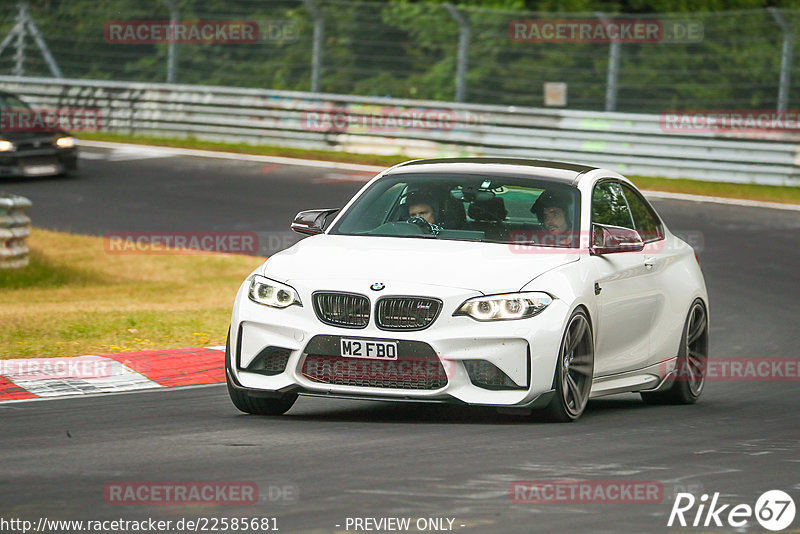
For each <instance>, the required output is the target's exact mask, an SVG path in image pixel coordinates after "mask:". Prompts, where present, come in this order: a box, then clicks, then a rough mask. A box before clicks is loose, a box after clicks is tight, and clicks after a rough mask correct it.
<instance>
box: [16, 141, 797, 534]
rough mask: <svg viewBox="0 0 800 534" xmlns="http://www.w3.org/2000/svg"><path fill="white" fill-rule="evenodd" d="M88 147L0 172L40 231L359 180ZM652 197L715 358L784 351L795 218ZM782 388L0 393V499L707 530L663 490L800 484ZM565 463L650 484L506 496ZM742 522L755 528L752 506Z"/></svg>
mask: <svg viewBox="0 0 800 534" xmlns="http://www.w3.org/2000/svg"><path fill="white" fill-rule="evenodd" d="M84 151H85V152H86V153H87V154H91V155H89V156H87V157H86V158H84V159H82V161H81V164H82V174H81V176H80V177H78V178H72V179H54V178H42V179H37V180H32V181H25V180H16V181H9V180H6V181H5V182H3V183H0V191H8V192H13V193H18V194H21V195H24V196H26V197H28V198H30V199H31V200H33V202H34V206H33V208H31V210H30V211H29V214H30V215H31V217H32V219H33V221H34V224H35V225H37V226H40V227H44V228H51V229H59V230H68V231H71V232H77V233H86V234H93V235H104V234H106V233H108V232H121V231H153V232H155V231H157V232H196V231H253V232H260V233H265V235H275V236H285V235H290V234H288V233H287V229H288V224H289V222H290V221H291V218H292V216H293V215H294V214H295V213H296V212H297V211H299V210H300V209H306V208H317V207H337V206H341V205H343V203H344V202H345V201H346V200H347V199H348V198H349V197H350V196H351V195H352V193H353V192H354V191H356V190H357V189H358V188H359V187H360V185H361V184H362V183H363V181H364V175H363V173H348V172H346V171H341V170H339V171H333V170H325V169H320V168H311V167H302V166H279V165H267V164H264V163H256V162H249V161H229V160H218V159H211V158H198V157H183V156H168V155H167V156H165V155H164V154H163V153H159V152H158V151H153V152H155V154H156V157H152V156H148V149H142V150H141V151H140V152H138V153H137V152H136V151H135V150H134V151H130V150H129V151H127V152H125V151H122V155H119V154H117V155H115V152H116V151H114V150H107V149H84ZM153 152H150V154H152V153H153ZM653 203H654V205H655V206H656V208H657V209H658V210H659V213H660V214H661V215H662V216H663V218H664V219H665V221H666V222H667V224H668V225H669V226H670V228H671V229H672V230H673V231H676V232H677V233H680V234H682V235H685V236H687V238H688V239H690V241H692V242H693V244H695V245H696V246H697V247H698V249H699V257H700V261H701V264H702V267H703V271H704V273H705V277H706V281H707V284H708V288H709V293H710V302H711V358H729V357H735V358H753V357H754V358H775V357H782V358H792V359H794V360H795V361H796V360H797V359H798V356H800V354H798V351H799V350H800V349H798V347H800V334H798V317H799V316H800V313H799V312H800V305H798V297H799V296H800V291H798V288H800V284H798V282H797V278H798V276H800V274H798V273H799V271H798V267H800V250H798V245H800V215H799V214H798V213H797V212H787V211H779V210H770V209H759V208H752V207H738V206H728V205H717V204H708V203H695V202H687V201H676V200H655V201H654V202H653ZM281 239H282V238H281ZM287 239H288V238H287ZM246 274H247V273H242V275H243V276H245V275H246ZM235 290H236V288H231V294H232V295H233V293H234V292H235ZM798 401H800V382H798V381H797V380H794V381H776V380H763V381H753V380H751V381H742V382H726V381H712V382H709V383H708V384H707V386H706V391H705V392H704V394H703V397H702V399H701V401H700V402H699V403H698V404H697V405H694V406H648V405H645V404H643V403H642V402H641V400H640V399H639V397H638V396H637V395H620V396H616V397H608V398H604V399H598V400H594V401H591V402H590V403H589V406H588V408H587V411H586V413H585V415H584V417H583V418H582V419H581V420H580V421H579V422H577V423H575V424H567V425H564V424H548V423H542V422H538V421H532V420H529V419H526V418H520V417H514V416H502V415H498V414H496V413H495V412H494V411H493V410H489V409H474V408H465V407H441V406H429V405H417V404H408V405H405V404H404V405H394V404H388V403H373V402H359V401H343V400H328V399H318V398H309V397H302V398H301V399H300V400H299V401H298V402H297V404H296V405H295V407H294V408H292V410H290V411H289V412H288V413H287V415H285V416H282V417H275V418H271V417H255V416H248V415H244V414H241V413H239V412H238V411H237V410H236V409H235V408H234V407H233V405H232V404H231V403H230V401H229V400H228V397H227V392H226V390H225V386H224V385H218V386H208V387H199V388H190V389H177V390H169V391H150V392H139V393H131V394H117V395H108V396H95V397H86V398H70V399H59V400H46V401H33V402H19V403H10V404H3V405H0V429H1V430H0V450H2V454H0V473H2V483H0V518H6V519H8V518H26V519H31V520H34V521H36V520H37V519H38V518H39V517H47V518H48V519H57V518H63V519H67V518H69V519H83V520H88V519H93V520H94V519H119V518H123V519H141V518H147V517H152V518H160V519H171V520H173V521H177V520H178V519H181V518H198V517H275V518H277V524H278V527H279V528H280V531H282V532H287V533H295V532H298V533H299V532H303V533H333V532H346V531H349V532H354V530H353V529H352V527H351V528H350V529H349V530H347V529H346V527H347V523H346V521H347V518H348V517H351V518H352V517H376V518H378V517H410V518H412V525H414V523H413V521H416V520H417V519H418V518H428V517H433V518H452V519H454V523H453V530H455V531H465V532H486V533H504V532H514V533H517V532H593V533H602V532H609V533H611V532H663V531H680V532H705V531H708V530H713V528H711V529H710V528H702V527H699V528H692V527H687V528H676V527H673V528H671V529H670V528H667V526H666V523H667V518H668V516H669V514H670V510H671V508H672V503H673V500H674V495H675V494H676V493H677V492H680V491H690V492H692V493H693V494H694V495H695V497H697V498H699V497H700V495H702V494H703V493H705V494H708V495H712V494H714V493H715V492H719V493H720V497H719V502H720V503H725V504H739V503H745V504H750V505H751V506H752V505H754V504H755V502H756V499H757V498H758V497H759V496H760V495H761V494H762V493H763V492H765V491H767V490H771V489H781V490H783V491H786V492H788V493H789V494H790V495H792V496H793V497H794V499H795V502H800V500H798V498H799V497H800V455H798V438H800V415H799V413H800V412H799V411H798ZM563 479H574V480H618V479H626V480H629V481H633V482H643V481H657V482H659V483H660V484H662V485H663V488H664V498H663V501H662V502H660V503H655V504H632V503H627V504H596V503H595V504H576V503H573V504H536V505H535V504H519V503H512V502H511V499H510V497H509V484H510V483H511V482H513V481H518V480H563ZM126 481H128V482H130V481H150V482H153V481H162V482H165V481H248V482H254V483H256V484H257V485H258V486H259V491H260V501H259V502H258V503H257V504H248V505H216V506H211V505H182V506H167V505H158V504H150V505H112V504H108V503H106V501H105V499H104V488H105V487H106V485H108V484H114V483H118V482H126ZM287 488H288V489H290V490H292V492H293V493H291V495H289V496H288V497H287V495H288V494H287V493H286V492H284V491H283V490H286V489H287ZM279 494H280V496H281V498H278V495H279ZM694 512H696V507H695V508H693V509H692V513H691V514H687V518H689V519H693V518H694ZM723 518H724V515H723ZM445 524H446V523H445ZM798 524H800V520H798V519H795V522H794V523H793V525H794V529H795V530H794V531H797V530H796V529H797V528H798ZM462 525H463V526H462ZM790 530H791V529H790ZM361 531H362V532H363V530H361ZM411 531H412V532H416V531H417V530H416V528H414V529H412V530H411ZM716 531H733V529H732V528H731V527H727V528H724V529H717V530H716ZM742 531H748V532H749V531H763V529H762V528H761V527H760V525H759V524H758V523H757V522H756V521H755V520H753V519H751V520H750V521H749V527H748V528H746V529H744V530H742ZM383 532H385V530H384V531H383Z"/></svg>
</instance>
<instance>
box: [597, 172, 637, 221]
mask: <svg viewBox="0 0 800 534" xmlns="http://www.w3.org/2000/svg"><path fill="white" fill-rule="evenodd" d="M592 222H593V223H598V224H609V225H612V226H622V227H624V228H630V229H631V230H634V226H633V219H632V218H631V211H630V209H629V208H628V203H627V202H626V201H625V195H624V194H623V192H622V188H621V187H620V185H619V184H618V183H617V182H603V183H601V184H598V185H596V186H595V187H594V193H592Z"/></svg>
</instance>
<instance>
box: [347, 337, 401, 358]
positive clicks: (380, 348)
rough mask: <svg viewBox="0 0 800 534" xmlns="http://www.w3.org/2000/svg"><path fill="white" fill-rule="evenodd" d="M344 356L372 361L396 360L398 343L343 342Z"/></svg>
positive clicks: (348, 340)
mask: <svg viewBox="0 0 800 534" xmlns="http://www.w3.org/2000/svg"><path fill="white" fill-rule="evenodd" d="M341 348H342V356H344V357H347V358H367V359H370V360H396V359H397V342H395V341H370V340H367V339H345V338H342V340H341Z"/></svg>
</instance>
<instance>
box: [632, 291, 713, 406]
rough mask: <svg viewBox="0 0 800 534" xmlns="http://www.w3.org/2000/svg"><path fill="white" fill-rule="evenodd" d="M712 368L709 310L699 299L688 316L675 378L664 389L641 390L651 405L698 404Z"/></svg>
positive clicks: (643, 396)
mask: <svg viewBox="0 0 800 534" xmlns="http://www.w3.org/2000/svg"><path fill="white" fill-rule="evenodd" d="M707 367H708V313H706V307H705V305H704V304H703V301H702V300H700V299H697V300H695V301H694V302H693V303H692V306H691V308H690V309H689V314H688V315H687V316H686V322H685V323H684V326H683V334H681V345H680V349H679V350H678V359H677V361H676V362H675V368H676V370H677V372H676V377H675V380H674V381H673V383H672V386H670V388H669V389H667V390H664V391H652V392H646V391H643V392H641V396H642V400H643V401H644V402H646V403H648V404H694V403H695V402H697V399H699V398H700V395H701V394H702V393H703V386H704V385H705V379H706V370H707Z"/></svg>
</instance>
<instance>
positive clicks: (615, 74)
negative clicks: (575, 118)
mask: <svg viewBox="0 0 800 534" xmlns="http://www.w3.org/2000/svg"><path fill="white" fill-rule="evenodd" d="M595 15H596V16H597V18H599V19H600V22H602V23H603V24H604V25H608V23H609V22H610V21H609V20H608V17H606V15H605V13H602V12H599V11H598V12H596V13H595ZM621 47H622V43H620V41H619V39H614V40H613V41H611V45H610V46H609V48H608V71H607V72H606V105H605V110H606V111H616V109H617V79H618V78H619V56H620V52H621V50H620V48H621Z"/></svg>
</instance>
